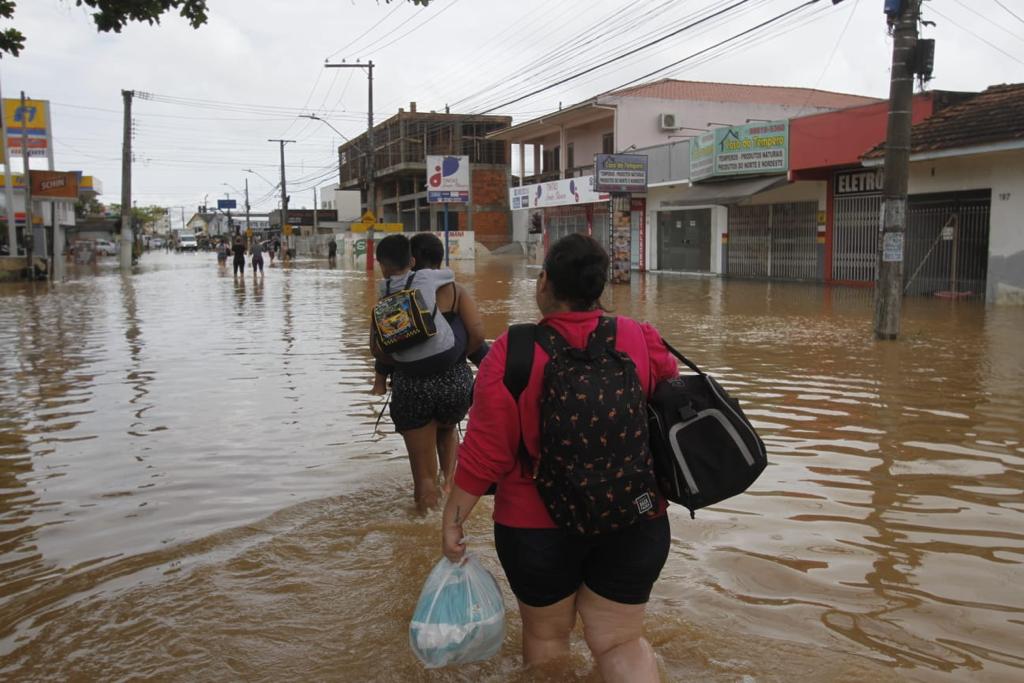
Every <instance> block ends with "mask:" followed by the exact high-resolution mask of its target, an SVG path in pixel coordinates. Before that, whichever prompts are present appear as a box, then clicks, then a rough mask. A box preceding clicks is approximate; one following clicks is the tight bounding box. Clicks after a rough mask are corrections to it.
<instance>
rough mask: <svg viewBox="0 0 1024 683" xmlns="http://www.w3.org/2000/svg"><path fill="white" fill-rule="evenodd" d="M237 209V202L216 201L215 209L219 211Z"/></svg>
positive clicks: (228, 200) (230, 200) (232, 200)
mask: <svg viewBox="0 0 1024 683" xmlns="http://www.w3.org/2000/svg"><path fill="white" fill-rule="evenodd" d="M237 207H238V202H237V201H236V200H234V199H218V200H217V208H218V209H220V210H221V211H224V210H226V209H234V208H237Z"/></svg>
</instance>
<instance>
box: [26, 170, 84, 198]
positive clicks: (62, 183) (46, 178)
mask: <svg viewBox="0 0 1024 683" xmlns="http://www.w3.org/2000/svg"><path fill="white" fill-rule="evenodd" d="M29 178H30V179H31V181H32V197H33V198H34V199H70V200H72V201H73V200H76V199H78V174H77V173H65V172H63V171H29Z"/></svg>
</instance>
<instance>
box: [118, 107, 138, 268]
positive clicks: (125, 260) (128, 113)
mask: <svg viewBox="0 0 1024 683" xmlns="http://www.w3.org/2000/svg"><path fill="white" fill-rule="evenodd" d="M134 96H135V91H134V90H122V91H121V97H123V98H124V143H123V145H122V147H121V249H120V258H121V272H125V273H126V272H129V271H130V270H131V269H132V252H133V251H134V249H133V247H134V244H133V241H132V97H134Z"/></svg>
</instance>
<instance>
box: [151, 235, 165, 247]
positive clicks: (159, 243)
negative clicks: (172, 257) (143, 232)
mask: <svg viewBox="0 0 1024 683" xmlns="http://www.w3.org/2000/svg"><path fill="white" fill-rule="evenodd" d="M163 246H164V240H163V238H161V237H151V238H150V239H149V248H150V249H161V248H163Z"/></svg>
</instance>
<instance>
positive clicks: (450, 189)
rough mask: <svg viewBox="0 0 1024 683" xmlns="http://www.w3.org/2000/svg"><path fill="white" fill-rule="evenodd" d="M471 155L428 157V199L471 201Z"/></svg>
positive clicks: (439, 201)
mask: <svg viewBox="0 0 1024 683" xmlns="http://www.w3.org/2000/svg"><path fill="white" fill-rule="evenodd" d="M469 182H470V181H469V157H467V156H428V157H427V201H428V202H431V203H442V202H454V203H459V204H468V203H469Z"/></svg>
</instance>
